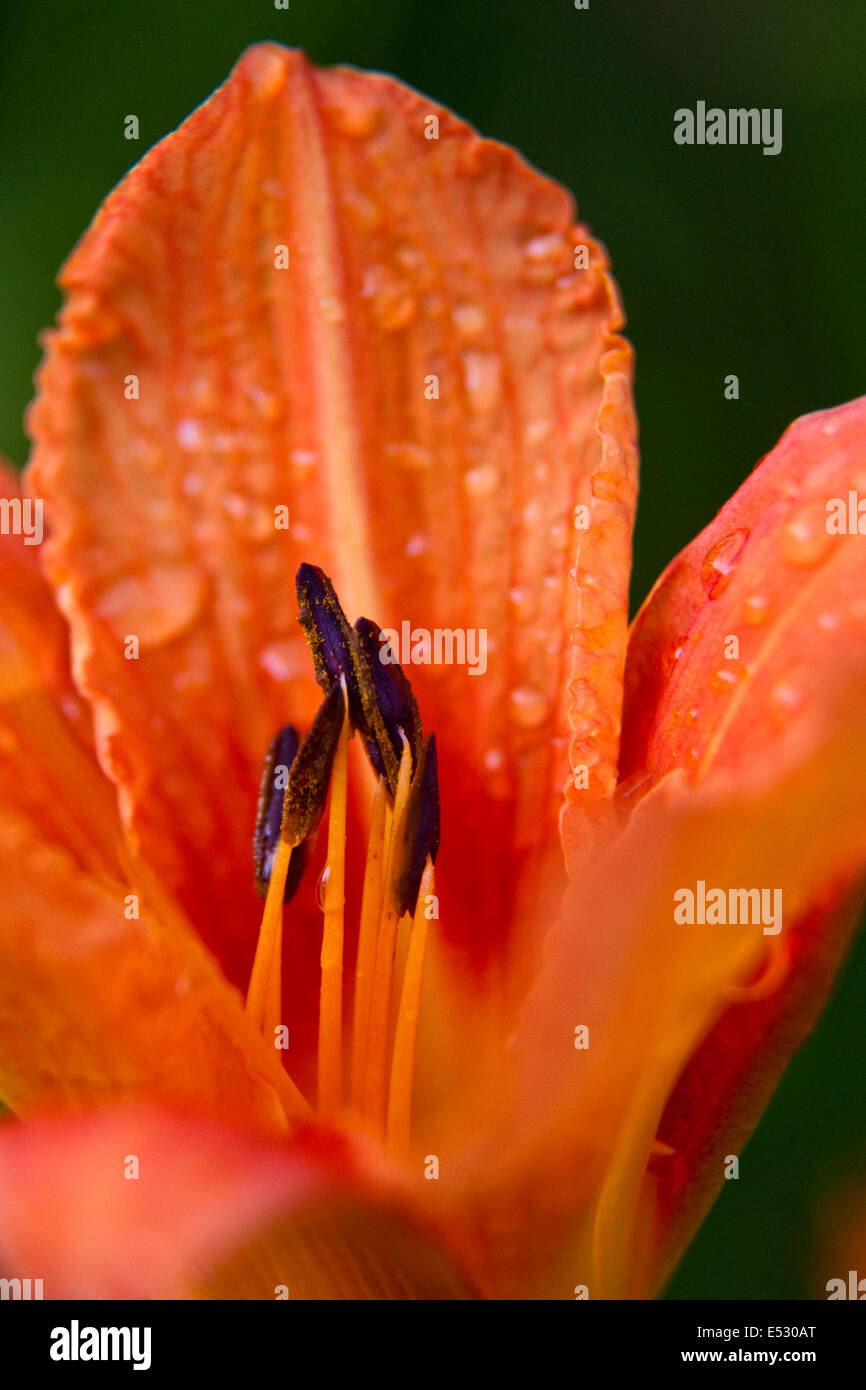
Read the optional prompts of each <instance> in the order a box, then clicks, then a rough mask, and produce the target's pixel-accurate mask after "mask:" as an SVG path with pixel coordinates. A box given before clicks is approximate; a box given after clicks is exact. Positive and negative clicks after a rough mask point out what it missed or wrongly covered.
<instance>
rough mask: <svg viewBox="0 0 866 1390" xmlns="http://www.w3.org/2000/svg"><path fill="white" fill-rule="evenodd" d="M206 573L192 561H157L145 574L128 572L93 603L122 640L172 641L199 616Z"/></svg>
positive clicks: (145, 643) (144, 642)
mask: <svg viewBox="0 0 866 1390" xmlns="http://www.w3.org/2000/svg"><path fill="white" fill-rule="evenodd" d="M205 587H206V586H205V576H204V575H203V574H202V573H201V571H199V570H197V569H195V568H194V567H193V566H192V565H186V564H181V563H177V564H170V563H166V564H162V565H154V566H152V568H151V569H150V570H149V571H148V572H147V573H146V574H143V575H134V574H128V575H123V576H122V577H121V578H119V579H116V580H115V581H114V582H113V583H112V584H109V585H108V586H107V587H106V588H105V589H103V591H102V593H101V594H100V595H99V597H98V599H97V600H96V603H95V605H94V611H95V613H96V615H97V617H100V618H104V619H105V621H106V622H107V623H109V624H110V626H111V628H112V629H113V631H114V632H115V634H116V635H117V637H118V638H119V639H120V640H121V641H123V640H124V639H125V638H126V637H127V636H135V637H137V638H138V640H139V643H140V646H141V647H142V649H146V648H148V647H158V646H161V645H162V644H163V643H164V642H170V641H171V640H172V639H173V638H175V637H179V636H180V635H181V633H183V632H185V631H186V629H187V628H188V627H189V626H190V625H191V624H192V623H193V622H194V621H195V619H196V618H197V617H198V615H199V613H200V611H201V608H202V605H203V603H204V595H205Z"/></svg>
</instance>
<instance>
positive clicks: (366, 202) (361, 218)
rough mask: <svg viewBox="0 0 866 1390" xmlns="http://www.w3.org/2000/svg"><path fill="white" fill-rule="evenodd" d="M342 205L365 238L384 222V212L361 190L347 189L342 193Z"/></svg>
mask: <svg viewBox="0 0 866 1390" xmlns="http://www.w3.org/2000/svg"><path fill="white" fill-rule="evenodd" d="M342 203H343V207H344V208H345V209H346V211H347V213H348V214H349V218H350V219H351V221H352V222H353V223H354V226H355V230H356V231H357V232H360V233H361V234H362V235H363V236H369V235H370V233H371V232H375V230H376V228H377V227H378V226H379V223H380V222H381V221H382V210H381V208H380V207H378V206H377V204H376V203H374V202H373V199H372V198H368V197H367V194H366V193H362V192H361V190H360V188H346V189H344V190H343V193H342Z"/></svg>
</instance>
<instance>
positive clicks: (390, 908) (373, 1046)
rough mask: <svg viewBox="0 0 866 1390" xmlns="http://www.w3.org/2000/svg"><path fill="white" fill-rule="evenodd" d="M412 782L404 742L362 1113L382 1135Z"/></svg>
mask: <svg viewBox="0 0 866 1390" xmlns="http://www.w3.org/2000/svg"><path fill="white" fill-rule="evenodd" d="M411 778H412V752H411V749H410V748H409V744H408V742H407V740H406V739H405V738H404V740H403V755H402V757H401V759H400V772H399V775H398V778H397V789H396V792H395V795H394V809H393V815H392V818H391V833H390V835H389V837H388V848H387V855H386V868H385V891H384V894H383V902H382V912H381V916H380V919H379V932H378V936H377V939H376V963H375V966H374V969H373V983H372V988H371V992H370V1014H369V1023H368V1027H367V1055H366V1058H365V1064H364V1084H363V1090H362V1107H361V1113H362V1114H363V1115H364V1117H365V1118H366V1119H368V1120H370V1121H372V1123H373V1126H374V1127H375V1129H376V1130H377V1132H379V1133H383V1132H384V1127H385V1109H386V1101H387V1084H388V1078H387V1072H388V1031H389V1023H390V1020H391V989H392V985H393V977H394V955H395V950H396V946H397V929H398V927H399V924H400V915H399V913H398V911H397V907H396V905H395V903H394V895H393V891H392V886H391V883H390V879H391V865H392V860H393V847H394V841H395V839H396V837H397V836H398V835H399V834H400V832H401V829H402V825H403V820H404V817H405V813H406V801H407V798H408V795H409V783H410V781H411Z"/></svg>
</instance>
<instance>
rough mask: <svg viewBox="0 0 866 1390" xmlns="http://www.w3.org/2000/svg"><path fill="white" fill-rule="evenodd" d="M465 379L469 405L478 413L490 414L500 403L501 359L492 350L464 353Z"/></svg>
mask: <svg viewBox="0 0 866 1390" xmlns="http://www.w3.org/2000/svg"><path fill="white" fill-rule="evenodd" d="M463 381H464V385H465V387H466V395H467V397H468V399H469V405H470V407H471V408H472V410H474V411H475V413H476V414H478V415H489V414H490V413H491V411H493V410H495V409H496V406H497V405H498V403H499V390H500V381H499V359H498V358H497V357H494V356H493V353H492V352H464V353H463Z"/></svg>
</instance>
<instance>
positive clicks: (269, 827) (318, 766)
mask: <svg viewBox="0 0 866 1390" xmlns="http://www.w3.org/2000/svg"><path fill="white" fill-rule="evenodd" d="M296 584H297V593H298V603H299V608H300V612H299V614H298V617H299V620H300V623H301V625H302V627H303V629H304V632H305V634H306V637H307V640H308V643H309V646H310V651H311V653H312V656H313V664H314V667H315V672H316V679H317V681H318V683H319V685H321V687H322V689H323V690H324V691H325V698H324V700H323V702H322V704H321V706H320V708H319V711H318V713H317V714H316V717H315V720H314V721H313V725H312V728H311V729H310V731H309V733H308V734H307V736H306V738H305V739H304V740H303V742H302V743H301V744H300V745H298V739H297V734H296V733H295V731H294V729H293V728H292V727H291V726H290V725H286V726H285V728H284V729H281V730H280V732H279V733H278V734H277V736H276V738H275V739H274V740H273V741H272V743H271V746H270V748H269V750H268V757H267V761H266V764H265V773H264V778H263V781H262V791H261V796H260V798H259V809H258V817H257V821H256V834H255V844H254V854H255V868H256V888H257V890H258V892H259V893H260V894H261V895H262V896H264V897H265V909H264V914H263V916H262V926H261V931H260V934H259V942H258V948H257V951H256V958H255V962H254V965H253V971H252V976H251V979H250V987H249V993H248V996H247V1008H248V1010H249V1012H250V1015H251V1016H252V1018H253V1019H254V1021H255V1023H256V1026H257V1027H259V1028H260V1029H261V1030H262V1031H263V1032H264V1033H265V1034H266V1035H267V1034H268V1033H270V1032H271V1031H272V1030H275V1029H276V1028H277V1026H278V1025H279V1023H280V1022H281V1019H280V1008H281V952H282V909H283V902H284V901H288V900H289V898H290V897H291V896H292V893H293V892H294V889H295V887H296V886H297V881H298V878H299V877H300V871H301V869H302V868H303V862H304V859H305V858H306V854H307V850H308V847H309V844H310V841H311V837H312V835H313V833H314V831H315V830H316V827H317V826H318V824H319V821H320V820H321V818H322V815H323V812H324V808H325V804H326V800H327V793H328V785H329V783H330V785H331V792H330V807H329V814H328V855H327V865H326V868H325V871H324V873H323V875H322V877H321V879H320V883H321V884H322V885H323V887H324V897H323V900H322V909H323V914H324V920H323V927H322V948H321V981H320V990H319V1047H318V1107H319V1110H320V1111H321V1113H322V1114H324V1115H334V1114H336V1113H338V1112H339V1111H340V1110H341V1109H342V1108H343V1104H344V1099H343V1060H344V1059H343V951H344V915H345V874H346V828H347V790H348V788H347V783H348V746H347V745H348V740H349V738H350V737H351V736H352V734H353V732H354V731H355V730H357V731H358V733H359V734H360V735H361V737H362V739H363V742H364V745H365V747H366V750H367V753H368V756H369V758H370V761H371V763H372V765H373V768H374V769H375V771H376V773H377V775H378V779H379V780H378V786H377V790H376V795H375V798H374V801H373V808H372V815H371V825H370V835H369V842H368V847H367V864H366V869H365V873H364V886H363V893H362V900H361V920H360V925H359V933H358V956H357V965H356V970H355V998H354V1014H353V1023H352V1049H351V1087H350V1091H351V1104H352V1107H353V1109H354V1111H355V1112H356V1114H357V1115H358V1117H359V1118H360V1119H361V1120H363V1121H366V1122H368V1124H369V1125H370V1127H371V1128H372V1129H374V1130H375V1131H376V1132H377V1133H378V1134H379V1135H380V1136H381V1137H382V1138H383V1139H385V1138H387V1143H388V1146H389V1148H390V1149H391V1151H392V1152H394V1153H398V1152H399V1153H400V1154H401V1155H402V1154H405V1153H406V1152H407V1150H408V1145H409V1134H410V1121H411V1108H412V1075H413V1070H414V1064H415V1049H416V1038H417V1029H418V1010H419V1004H420V994H421V983H422V977H423V969H424V954H425V949H426V939H427V912H426V908H427V899H428V897H429V896H430V895H431V893H432V888H433V861H434V860H435V858H436V851H437V849H438V845H439V791H438V779H437V769H436V741H435V739H434V737H433V736H432V735H431V736H430V737H429V738H428V739H427V741H426V743H425V742H424V734H423V729H422V726H421V718H420V715H419V713H418V706H417V703H416V701H415V697H414V695H413V693H412V687H411V685H410V683H409V681H408V679H407V677H406V676H405V674H404V672H403V671H402V670H401V668H400V666H399V664H398V663H397V661H396V660H395V659H394V657H393V653H392V652H391V651H390V650H389V649H388V648H383V646H382V642H381V637H380V629H379V628H378V626H377V624H376V623H374V622H372V621H371V620H370V619H368V618H359V619H358V621H357V622H356V624H355V626H354V628H351V627H350V626H349V623H348V620H347V619H346V615H345V614H344V612H343V610H342V608H341V607H340V603H339V600H338V599H337V595H336V592H335V590H334V586H333V584H332V583H331V581H330V579H329V578H328V576H327V575H326V574H325V573H324V571H323V570H321V569H319V568H318V567H317V566H315V565H306V564H304V565H301V567H300V569H299V570H298V573H297V578H296ZM383 655H384V656H385V658H386V659H385V660H383V659H382V657H383ZM285 770H287V776H285V780H284V781H283V782H280V781H279V780H278V778H277V776H276V774H277V773H280V774H283V773H284V772H285ZM404 921H405V923H406V924H407V928H408V942H407V950H406V958H405V965H403V966H402V967H401V969H402V974H403V981H402V986H401V990H400V1000H399V1006H398V1008H397V1011H396V1018H395V1020H394V1023H395V1027H394V1048H393V1057H392V1068H391V1078H390V1088H389V1082H388V1063H389V1050H390V1049H389V1042H390V1035H391V1024H392V1018H391V1003H392V995H393V993H394V976H395V957H396V947H397V941H398V935H399V934H400V928H401V922H404ZM401 955H402V951H401ZM282 1074H283V1075H285V1077H286V1081H287V1083H288V1085H289V1086H292V1089H293V1091H296V1090H297V1088H295V1087H294V1086H293V1083H291V1081H290V1079H289V1078H288V1076H287V1074H286V1073H284V1072H283V1073H282ZM297 1094H298V1101H299V1102H300V1104H301V1105H303V1104H304V1102H303V1099H302V1097H300V1093H297Z"/></svg>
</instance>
